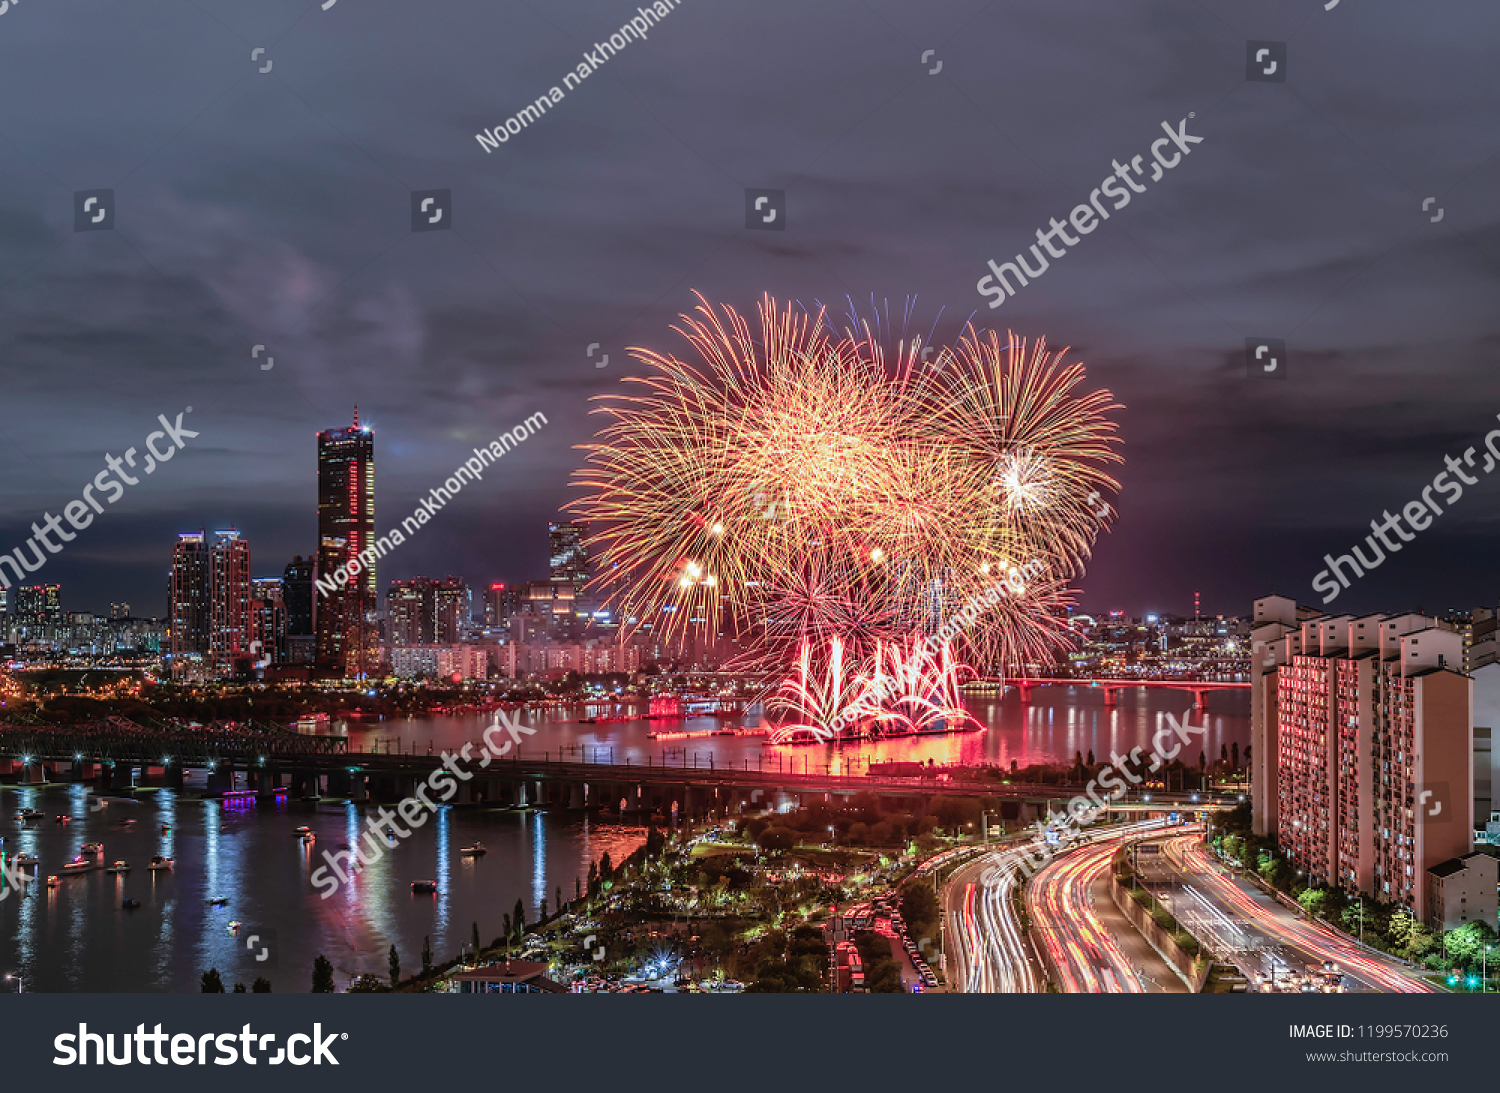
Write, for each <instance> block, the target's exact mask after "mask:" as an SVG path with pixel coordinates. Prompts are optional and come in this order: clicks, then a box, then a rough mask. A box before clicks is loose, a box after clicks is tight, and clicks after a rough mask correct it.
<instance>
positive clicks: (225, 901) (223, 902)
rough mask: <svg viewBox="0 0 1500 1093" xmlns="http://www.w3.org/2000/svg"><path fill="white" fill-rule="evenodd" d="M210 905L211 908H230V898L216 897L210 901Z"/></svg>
mask: <svg viewBox="0 0 1500 1093" xmlns="http://www.w3.org/2000/svg"><path fill="white" fill-rule="evenodd" d="M208 905H209V906H210V907H228V906H229V897H228V896H214V897H213V898H212V899H210V900H209V901H208Z"/></svg>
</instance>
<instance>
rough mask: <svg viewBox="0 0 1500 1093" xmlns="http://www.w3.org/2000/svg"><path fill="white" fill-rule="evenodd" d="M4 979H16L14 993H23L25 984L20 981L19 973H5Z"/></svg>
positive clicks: (7, 980)
mask: <svg viewBox="0 0 1500 1093" xmlns="http://www.w3.org/2000/svg"><path fill="white" fill-rule="evenodd" d="M5 979H6V982H9V981H10V980H12V979H14V980H15V981H16V993H17V994H24V993H25V992H26V985H25V984H24V983H23V982H21V977H20V976H19V975H7V976H6V977H5Z"/></svg>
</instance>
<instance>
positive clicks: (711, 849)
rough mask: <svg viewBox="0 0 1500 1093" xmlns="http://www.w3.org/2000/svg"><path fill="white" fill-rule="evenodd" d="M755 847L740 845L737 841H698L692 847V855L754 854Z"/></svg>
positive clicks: (697, 856)
mask: <svg viewBox="0 0 1500 1093" xmlns="http://www.w3.org/2000/svg"><path fill="white" fill-rule="evenodd" d="M754 853H755V847H753V846H741V845H740V844H739V843H708V842H703V843H698V844H696V845H695V846H694V847H693V850H692V856H693V857H695V858H712V857H714V856H716V855H719V854H754Z"/></svg>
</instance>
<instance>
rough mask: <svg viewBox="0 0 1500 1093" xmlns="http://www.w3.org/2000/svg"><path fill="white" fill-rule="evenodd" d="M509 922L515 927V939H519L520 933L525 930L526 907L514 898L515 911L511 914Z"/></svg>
mask: <svg viewBox="0 0 1500 1093" xmlns="http://www.w3.org/2000/svg"><path fill="white" fill-rule="evenodd" d="M511 923H512V925H514V926H515V928H516V940H517V941H520V940H521V935H522V934H524V933H525V932H526V908H525V907H524V906H522V904H521V901H520V900H516V911H515V914H513V915H512V916H511Z"/></svg>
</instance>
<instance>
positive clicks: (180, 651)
mask: <svg viewBox="0 0 1500 1093" xmlns="http://www.w3.org/2000/svg"><path fill="white" fill-rule="evenodd" d="M205 538H206V536H205V535H204V534H203V532H201V531H193V532H184V533H182V534H181V535H179V536H177V545H176V546H174V547H173V548H172V568H171V572H170V573H169V575H168V578H167V626H168V631H167V641H168V645H167V653H168V656H169V657H170V658H171V664H170V665H169V667H170V669H171V673H172V678H173V679H178V680H180V679H186V678H187V677H188V676H189V675H196V674H197V672H196V671H194V669H193V666H194V665H198V664H201V662H202V661H203V659H204V658H205V657H206V656H207V655H208V635H209V628H210V606H209V585H208V580H209V569H208V546H207V544H206V543H205V541H204V540H205Z"/></svg>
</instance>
